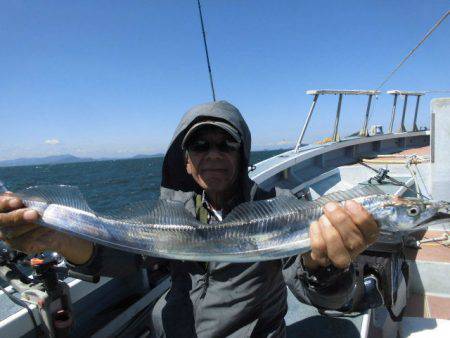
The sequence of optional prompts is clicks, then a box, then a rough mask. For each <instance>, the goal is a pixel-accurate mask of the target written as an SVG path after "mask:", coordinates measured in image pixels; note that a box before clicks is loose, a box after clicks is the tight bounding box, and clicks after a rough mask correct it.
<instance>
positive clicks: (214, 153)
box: [206, 145, 223, 159]
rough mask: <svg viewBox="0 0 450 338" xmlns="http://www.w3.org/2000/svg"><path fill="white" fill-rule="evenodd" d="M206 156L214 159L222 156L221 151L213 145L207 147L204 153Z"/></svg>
mask: <svg viewBox="0 0 450 338" xmlns="http://www.w3.org/2000/svg"><path fill="white" fill-rule="evenodd" d="M206 157H208V158H212V159H216V158H222V157H223V153H222V152H221V151H219V149H217V147H216V146H215V145H213V146H212V147H211V148H209V150H208V152H207V153H206Z"/></svg>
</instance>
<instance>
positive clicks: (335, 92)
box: [295, 89, 380, 151]
mask: <svg viewBox="0 0 450 338" xmlns="http://www.w3.org/2000/svg"><path fill="white" fill-rule="evenodd" d="M379 93H380V92H379V91H378V90H329V89H323V90H307V91H306V94H308V95H314V98H313V102H312V104H311V107H310V109H309V112H308V115H307V117H306V121H305V124H304V125H303V128H302V131H301V133H300V137H299V138H298V140H297V144H296V146H295V151H298V150H299V149H300V147H301V145H302V141H303V138H304V136H305V132H306V129H307V128H308V124H309V121H310V120H311V116H312V114H313V112H314V108H315V106H316V103H317V100H318V99H319V95H339V99H338V105H337V109H336V118H335V120H334V128H333V136H332V140H333V141H334V142H337V141H339V120H340V116H341V107H342V98H343V96H344V95H367V96H368V97H369V100H368V102H367V108H366V115H365V118H364V124H363V127H362V129H361V132H360V134H361V135H362V136H367V135H368V130H367V127H368V124H369V116H370V108H371V105H372V96H374V95H378V94H379Z"/></svg>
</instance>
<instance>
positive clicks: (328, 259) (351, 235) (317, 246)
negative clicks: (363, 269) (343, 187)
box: [303, 201, 379, 270]
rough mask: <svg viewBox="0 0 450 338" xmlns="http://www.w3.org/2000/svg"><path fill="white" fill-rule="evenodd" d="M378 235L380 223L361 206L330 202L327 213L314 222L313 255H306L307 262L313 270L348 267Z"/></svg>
mask: <svg viewBox="0 0 450 338" xmlns="http://www.w3.org/2000/svg"><path fill="white" fill-rule="evenodd" d="M378 234H379V230H378V226H377V223H376V222H375V220H374V219H373V217H372V215H371V214H369V213H368V212H367V210H366V209H364V208H363V207H362V206H361V205H360V204H359V203H357V202H355V201H347V202H346V203H345V206H344V207H342V206H341V205H340V204H338V203H334V202H331V203H327V204H326V205H325V206H324V214H323V215H322V216H321V217H320V219H319V220H318V221H315V222H313V223H311V226H310V230H309V235H310V239H311V252H309V253H307V254H304V255H303V263H304V265H305V267H306V268H308V269H311V270H314V269H317V268H319V267H325V266H328V265H330V264H333V265H334V266H336V267H337V268H341V269H344V268H347V267H348V266H349V265H350V263H351V262H352V260H353V259H354V258H355V257H356V256H358V255H359V254H360V253H361V252H363V251H364V250H365V249H366V248H367V247H368V246H369V245H370V244H372V243H374V242H375V241H376V239H377V237H378Z"/></svg>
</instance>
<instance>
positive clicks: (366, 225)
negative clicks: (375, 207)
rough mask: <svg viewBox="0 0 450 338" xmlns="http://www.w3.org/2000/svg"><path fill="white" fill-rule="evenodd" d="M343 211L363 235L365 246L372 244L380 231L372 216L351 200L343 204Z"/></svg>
mask: <svg viewBox="0 0 450 338" xmlns="http://www.w3.org/2000/svg"><path fill="white" fill-rule="evenodd" d="M345 209H346V210H347V212H348V214H349V215H350V217H351V218H352V220H353V222H354V223H355V224H356V225H357V226H358V229H359V230H360V231H361V233H362V234H363V236H364V238H365V240H366V242H367V245H369V244H372V243H374V242H375V241H376V239H377V238H378V234H379V233H380V230H379V229H378V225H377V222H376V221H375V220H374V218H373V217H372V215H371V214H369V212H367V210H366V209H364V207H363V206H362V205H361V204H359V203H357V202H355V201H351V200H350V201H346V202H345Z"/></svg>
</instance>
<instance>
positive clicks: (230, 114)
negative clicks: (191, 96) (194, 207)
mask: <svg viewBox="0 0 450 338" xmlns="http://www.w3.org/2000/svg"><path fill="white" fill-rule="evenodd" d="M204 120H218V121H224V122H227V123H228V124H230V125H232V126H233V127H234V128H235V129H236V130H237V131H238V132H239V134H240V136H241V139H242V154H241V158H242V160H241V176H240V177H241V187H243V188H244V187H248V186H249V183H250V179H249V177H248V163H249V158H250V148H251V135H250V130H249V129H248V126H247V123H246V122H245V120H244V118H243V117H242V115H241V113H240V111H239V110H238V109H237V108H236V107H235V106H233V105H232V104H231V103H229V102H227V101H218V102H209V103H205V104H201V105H198V106H195V107H193V108H191V109H190V110H189V111H188V112H187V113H186V114H184V116H183V117H182V118H181V121H180V123H179V124H178V127H177V128H176V130H175V133H174V135H173V138H172V141H171V143H170V145H169V148H168V149H167V152H166V156H165V157H164V163H163V170H162V181H161V187H163V188H167V189H173V190H181V191H195V192H197V193H200V192H201V188H200V187H199V186H198V185H197V184H196V183H195V181H194V180H193V179H192V177H191V176H190V175H189V174H188V173H187V172H186V165H185V162H184V161H185V160H184V154H183V151H182V149H181V142H182V140H183V138H184V135H185V134H186V132H187V131H188V130H189V128H190V127H191V126H192V125H193V124H195V123H198V122H200V121H204ZM244 190H245V191H247V190H248V189H244Z"/></svg>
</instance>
